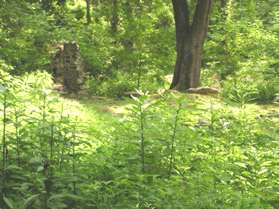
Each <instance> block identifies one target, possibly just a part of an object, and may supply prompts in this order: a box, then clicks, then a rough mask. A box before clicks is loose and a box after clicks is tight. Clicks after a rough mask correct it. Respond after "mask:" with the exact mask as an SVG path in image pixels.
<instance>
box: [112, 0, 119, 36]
mask: <svg viewBox="0 0 279 209" xmlns="http://www.w3.org/2000/svg"><path fill="white" fill-rule="evenodd" d="M118 22H119V17H118V1H117V0H112V17H111V30H112V33H116V32H117V30H118Z"/></svg>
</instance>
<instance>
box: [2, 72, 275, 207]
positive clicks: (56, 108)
mask: <svg viewBox="0 0 279 209" xmlns="http://www.w3.org/2000/svg"><path fill="white" fill-rule="evenodd" d="M2 78H4V79H3V80H2V81H1V83H0V84H1V88H0V92H1V93H0V98H1V112H0V113H1V116H0V118H1V121H2V123H1V126H0V127H1V128H0V131H1V156H0V159H1V162H2V163H1V184H0V192H1V198H0V205H1V207H2V208H4V209H8V208H9V209H10V208H11V209H15V208H16V209H27V208H29V209H33V208H42V209H62V208H73V209H74V208H82V209H87V208H88V209H92V208H94V209H95V208H96V209H126V208H127V209H134V208H140V209H149V208H153V209H173V208H177V209H187V208H189V209H192V208H195V209H196V208H197V209H205V208H208V209H216V208H224V209H225V208H226V209H228V208H230V209H253V208H260V209H273V208H277V207H278V186H277V185H278V149H277V148H278V135H279V129H278V122H279V121H278V119H279V116H278V106H275V105H274V106H273V105H265V106H260V105H256V104H247V103H245V102H241V103H234V104H231V103H227V102H226V101H223V100H222V99H221V98H218V97H217V96H215V97H214V96H201V95H194V94H181V93H176V92H165V93H162V94H156V95H148V94H145V93H143V92H139V94H140V95H141V96H140V97H135V98H132V99H129V98H126V99H123V100H115V99H111V98H105V97H85V96H84V97H83V96H72V97H70V96H64V97H62V96H60V95H59V94H57V93H55V92H53V91H52V90H51V88H52V85H51V79H50V77H49V75H47V74H44V73H39V72H38V73H36V74H27V75H25V76H23V77H20V78H16V77H10V76H9V75H8V74H5V75H2ZM7 81H9V82H7ZM22 89H24V91H22Z"/></svg>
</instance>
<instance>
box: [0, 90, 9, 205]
mask: <svg viewBox="0 0 279 209" xmlns="http://www.w3.org/2000/svg"><path fill="white" fill-rule="evenodd" d="M7 107H8V101H7V90H6V89H4V90H3V121H2V186H1V202H0V203H1V205H4V198H5V196H6V195H5V186H6V185H5V184H6V165H7V142H6V137H7V136H6V134H7V133H6V128H7Z"/></svg>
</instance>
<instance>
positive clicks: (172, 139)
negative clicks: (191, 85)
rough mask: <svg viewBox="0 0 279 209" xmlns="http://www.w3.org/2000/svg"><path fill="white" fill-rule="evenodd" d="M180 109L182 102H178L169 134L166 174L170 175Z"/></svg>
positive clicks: (173, 159)
mask: <svg viewBox="0 0 279 209" xmlns="http://www.w3.org/2000/svg"><path fill="white" fill-rule="evenodd" d="M181 109H182V102H179V105H178V108H177V110H176V113H175V117H174V122H173V129H172V135H171V148H170V159H169V173H168V176H169V177H171V172H172V170H173V167H174V162H175V143H176V135H177V127H178V122H179V114H180V111H181Z"/></svg>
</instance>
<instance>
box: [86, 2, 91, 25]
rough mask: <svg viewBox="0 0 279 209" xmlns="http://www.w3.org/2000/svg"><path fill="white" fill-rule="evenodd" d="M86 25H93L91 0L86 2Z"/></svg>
mask: <svg viewBox="0 0 279 209" xmlns="http://www.w3.org/2000/svg"><path fill="white" fill-rule="evenodd" d="M86 23H87V24H88V25H89V24H90V23H91V0H86Z"/></svg>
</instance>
